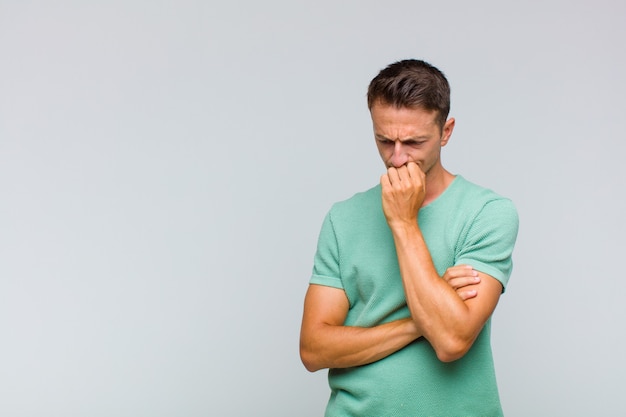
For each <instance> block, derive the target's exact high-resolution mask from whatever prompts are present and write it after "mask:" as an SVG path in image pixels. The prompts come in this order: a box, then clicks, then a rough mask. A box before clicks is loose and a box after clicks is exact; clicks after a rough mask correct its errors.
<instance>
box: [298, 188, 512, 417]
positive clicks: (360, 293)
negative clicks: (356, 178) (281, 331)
mask: <svg viewBox="0 0 626 417" xmlns="http://www.w3.org/2000/svg"><path fill="white" fill-rule="evenodd" d="M418 223H419V226H420V229H421V230H422V234H423V236H424V239H425V241H426V244H427V245H428V248H429V251H430V253H431V257H432V259H433V262H434V264H435V268H436V269H437V271H438V272H439V274H440V275H443V274H444V272H445V271H446V269H447V268H448V267H450V266H453V265H458V264H469V265H472V266H473V267H474V268H475V269H476V270H478V271H481V272H484V273H486V274H488V275H491V276H492V277H494V278H495V279H497V280H498V281H500V282H501V283H502V286H503V289H504V288H506V285H507V283H508V279H509V277H510V275H511V269H512V257H511V256H512V252H513V247H514V245H515V240H516V237H517V230H518V216H517V211H516V209H515V207H514V205H513V203H512V202H511V201H510V200H509V199H506V198H503V197H501V196H499V195H497V194H496V193H494V192H492V191H490V190H487V189H485V188H482V187H479V186H477V185H474V184H472V183H470V182H469V181H467V180H465V179H464V178H462V177H461V176H456V178H455V179H454V181H453V182H452V183H451V184H450V185H449V186H448V188H447V189H446V190H445V191H444V192H443V193H442V194H441V195H440V196H439V197H438V198H437V199H436V200H435V201H433V202H432V203H430V204H429V205H427V206H426V207H423V208H422V209H420V211H419V215H418ZM310 283H311V284H318V285H325V286H330V287H335V288H341V289H343V290H344V291H345V293H346V296H347V298H348V300H349V303H350V309H349V311H348V315H347V317H346V320H345V323H344V324H345V325H346V326H358V327H372V326H376V325H379V324H382V323H386V322H389V321H393V320H397V319H400V318H404V317H409V316H410V313H409V310H408V307H407V305H406V298H405V295H404V289H403V285H402V278H401V276H400V269H399V265H398V259H397V254H396V250H395V245H394V242H393V237H392V235H391V231H390V229H389V227H388V225H387V222H386V220H385V217H384V214H383V211H382V200H381V187H380V185H377V186H375V187H373V188H371V189H370V190H368V191H365V192H363V193H358V194H356V195H354V196H353V197H352V198H350V199H348V200H345V201H342V202H339V203H336V204H334V205H333V207H332V208H331V210H330V211H329V212H328V214H327V215H326V217H325V219H324V222H323V225H322V229H321V232H320V236H319V241H318V247H317V252H316V254H315V258H314V266H313V274H312V276H311V279H310ZM490 322H491V320H489V321H488V322H487V324H486V325H485V327H484V328H483V330H482V332H481V333H480V335H479V336H478V338H477V340H476V341H475V342H474V344H473V346H472V348H471V349H470V350H469V352H468V353H467V354H466V355H465V356H464V357H463V358H461V359H459V360H457V361H454V362H451V363H444V362H441V361H439V360H438V359H437V356H436V354H435V352H434V350H433V348H432V347H431V345H430V343H429V342H428V341H427V340H426V339H424V338H419V339H417V340H416V341H414V342H413V343H411V344H409V345H408V346H406V347H405V348H403V349H401V350H399V351H397V352H395V353H394V354H392V355H390V356H388V357H386V358H384V359H382V360H380V361H377V362H374V363H372V364H369V365H364V366H358V367H352V368H346V369H330V370H329V373H328V380H329V385H330V388H331V395H330V399H329V402H328V406H327V409H326V416H332V417H340V416H359V417H367V416H372V417H373V416H385V417H393V416H398V417H399V416H402V417H407V416H445V417H451V416H468V417H469V416H481V417H487V416H501V415H502V409H501V406H500V400H499V396H498V390H497V385H496V379H495V370H494V365H493V359H492V354H491V345H490Z"/></svg>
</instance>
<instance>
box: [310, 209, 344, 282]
mask: <svg viewBox="0 0 626 417" xmlns="http://www.w3.org/2000/svg"><path fill="white" fill-rule="evenodd" d="M309 284H318V285H325V286H327V287H334V288H341V289H343V283H342V282H341V273H340V269H339V247H338V245H337V237H336V235H335V229H334V227H333V223H332V219H331V213H330V212H329V213H328V214H327V215H326V217H325V218H324V222H323V223H322V229H321V231H320V235H319V238H318V241H317V251H316V253H315V258H314V261H313V273H312V275H311V279H310V280H309Z"/></svg>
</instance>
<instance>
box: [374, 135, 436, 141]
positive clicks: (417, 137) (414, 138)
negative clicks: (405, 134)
mask: <svg viewBox="0 0 626 417" xmlns="http://www.w3.org/2000/svg"><path fill="white" fill-rule="evenodd" d="M374 136H375V137H376V139H381V140H390V141H392V142H395V141H396V140H397V139H391V138H388V137H387V136H385V135H381V134H379V133H375V134H374ZM426 139H428V136H426V135H423V136H412V137H410V138H404V139H400V142H410V141H421V140H426Z"/></svg>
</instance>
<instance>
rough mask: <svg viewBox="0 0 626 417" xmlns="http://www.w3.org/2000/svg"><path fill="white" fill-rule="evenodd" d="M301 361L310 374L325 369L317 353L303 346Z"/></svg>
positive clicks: (301, 347)
mask: <svg viewBox="0 0 626 417" xmlns="http://www.w3.org/2000/svg"><path fill="white" fill-rule="evenodd" d="M300 360H301V361H302V364H303V365H304V367H305V368H306V370H307V371H309V372H315V371H319V370H320V369H322V368H323V366H322V365H321V363H320V362H319V360H318V358H317V355H316V354H315V352H313V351H312V350H310V349H307V348H306V347H303V346H300Z"/></svg>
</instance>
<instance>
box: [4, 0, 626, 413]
mask: <svg viewBox="0 0 626 417" xmlns="http://www.w3.org/2000/svg"><path fill="white" fill-rule="evenodd" d="M625 22H626V5H625V3H624V2H621V1H617V0H611V1H609V0H599V1H564V0H563V1H554V0H548V1H541V2H532V1H531V2H503V1H495V0H494V1H474V2H466V1H461V0H454V1H443V2H417V1H389V2H384V5H383V2H374V1H315V2H313V1H308V2H296V1H264V2H254V1H251V0H249V1H232V2H226V1H222V2H217V1H158V2H157V1H154V2H153V1H107V2H105V1H101V2H97V1H94V2H86V1H85V2H81V1H28V0H27V1H9V0H7V1H1V2H0V334H1V340H0V358H1V359H0V361H1V362H0V393H1V394H0V415H2V416H11V417H21V416H46V417H51V416H59V417H61V416H62V417H73V416H90V417H98V416H107V417H108V416H117V417H138V416H147V417H158V416H185V417H187V416H188V417H195V416H220V417H227V416H268V417H276V416H286V417H291V416H299V417H308V416H310V417H314V416H321V415H322V414H323V410H324V406H325V403H326V400H327V397H328V393H329V390H328V387H327V382H326V372H325V371H320V372H317V373H313V374H310V373H308V372H307V371H305V369H304V367H303V366H302V364H301V363H300V359H299V355H298V337H299V326H300V318H301V314H302V301H303V297H304V293H305V290H306V287H307V284H308V279H309V276H310V273H311V268H312V261H313V254H314V251H315V245H316V241H317V235H318V232H319V228H320V226H321V221H322V219H323V217H324V215H325V213H326V211H327V210H328V209H329V208H330V205H331V204H332V203H333V202H335V201H337V200H342V199H345V198H348V197H350V196H351V195H353V194H354V193H355V192H357V191H362V190H365V189H367V188H369V187H371V186H373V185H375V184H377V183H378V181H379V177H380V175H381V174H382V172H383V164H382V162H380V161H379V158H378V155H377V152H376V149H375V145H374V141H373V136H372V132H371V124H370V119H369V113H368V111H367V108H366V102H365V92H366V87H367V84H368V82H369V81H370V79H371V78H372V77H373V76H374V75H375V74H376V73H377V72H378V71H379V70H380V69H381V68H383V67H384V66H386V65H387V64H389V63H391V62H393V61H396V60H399V59H403V58H422V59H425V60H427V61H429V62H431V63H432V64H434V65H436V66H438V67H439V68H441V69H442V70H443V71H444V73H445V74H446V75H447V77H448V78H449V81H450V83H451V85H452V111H451V115H452V116H454V117H455V118H456V120H457V127H456V130H455V132H454V134H453V136H452V139H451V141H450V143H449V145H448V146H447V147H446V148H444V152H443V162H444V166H446V167H447V168H448V169H449V170H451V171H452V172H453V173H459V174H462V175H463V176H465V177H466V178H467V179H469V180H471V181H473V182H477V183H479V184H481V185H484V186H486V187H489V188H492V189H494V190H495V191H497V192H499V193H500V194H503V195H505V196H508V197H510V198H512V199H513V201H514V202H515V204H516V205H517V208H518V210H519V214H520V219H521V227H520V233H519V238H518V243H517V246H516V250H515V254H514V262H515V268H514V271H513V275H512V277H511V281H510V285H509V287H508V289H507V292H506V293H505V294H504V295H503V297H502V298H501V301H500V304H499V306H498V308H497V310H496V312H495V315H494V319H493V339H492V344H493V348H494V352H495V361H496V369H497V377H498V381H499V388H500V392H501V398H502V403H503V407H504V411H505V414H506V415H507V416H508V417H515V416H523V417H526V416H555V415H563V416H592V415H594V416H617V415H623V410H624V404H623V395H624V392H626V384H625V383H624V377H623V376H624V374H625V373H626V365H625V360H624V355H623V352H624V346H625V345H626V335H625V332H624V329H625V327H626V326H625V323H624V321H625V317H626V307H625V303H624V301H623V300H624V294H625V293H626V284H625V280H624V277H623V271H622V270H623V262H622V261H623V256H624V254H625V253H626V244H625V241H626V240H625V232H626V227H625V221H624V217H623V216H624V212H625V211H626V203H625V199H624V196H623V193H624V180H625V179H626V168H625V167H624V166H625V164H624V158H625V157H626V152H625V149H626V145H625V139H624V118H625V114H626V104H624V103H625V100H624V96H626V54H625V49H624V39H626V24H625Z"/></svg>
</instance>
